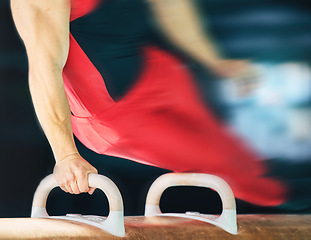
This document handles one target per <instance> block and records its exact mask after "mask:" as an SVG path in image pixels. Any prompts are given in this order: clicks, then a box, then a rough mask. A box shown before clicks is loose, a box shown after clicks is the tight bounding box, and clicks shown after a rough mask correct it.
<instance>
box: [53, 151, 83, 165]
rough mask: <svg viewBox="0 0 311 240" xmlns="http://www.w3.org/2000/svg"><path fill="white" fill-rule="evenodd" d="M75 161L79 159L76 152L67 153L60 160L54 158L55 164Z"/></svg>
mask: <svg viewBox="0 0 311 240" xmlns="http://www.w3.org/2000/svg"><path fill="white" fill-rule="evenodd" d="M74 158H75V159H76V158H80V154H79V153H78V152H73V153H69V154H67V155H65V156H63V157H61V158H55V162H56V164H59V163H62V162H64V161H67V160H70V159H74Z"/></svg>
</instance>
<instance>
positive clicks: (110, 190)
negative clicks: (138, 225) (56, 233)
mask: <svg viewBox="0 0 311 240" xmlns="http://www.w3.org/2000/svg"><path fill="white" fill-rule="evenodd" d="M88 181H89V187H94V188H99V189H100V190H102V191H103V192H104V193H105V194H106V196H107V198H108V202H109V210H110V211H109V215H108V217H107V219H106V220H105V221H104V224H105V225H106V226H105V227H107V228H109V232H110V233H112V234H113V235H117V236H125V229H124V211H123V200H122V196H121V193H120V191H119V189H118V187H117V186H116V185H115V184H114V182H113V181H111V180H110V179H109V178H107V177H105V176H103V175H99V174H89V175H88ZM55 187H58V184H57V182H56V180H55V178H54V176H53V175H52V174H51V175H49V176H47V177H46V178H44V179H43V180H42V181H41V182H40V184H39V186H38V187H37V190H36V192H35V194H34V199H33V202H32V210H31V217H32V218H46V217H49V215H48V213H47V212H46V201H47V198H48V195H49V193H50V191H51V190H52V189H53V188H55Z"/></svg>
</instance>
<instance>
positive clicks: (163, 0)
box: [148, 0, 247, 77]
mask: <svg viewBox="0 0 311 240" xmlns="http://www.w3.org/2000/svg"><path fill="white" fill-rule="evenodd" d="M148 2H149V3H150V6H151V9H152V11H153V13H154V16H155V19H156V21H157V23H158V24H159V26H160V29H161V30H162V32H163V33H164V34H165V35H166V36H167V38H168V39H169V40H170V41H171V42H172V43H174V44H175V45H176V46H177V47H179V48H180V49H181V50H183V51H184V52H185V53H187V54H188V55H190V56H191V57H193V58H194V59H195V60H197V61H199V62H200V63H201V64H203V65H204V66H205V67H207V68H210V69H211V70H212V71H214V72H215V73H216V74H218V75H220V76H222V77H236V76H240V75H242V74H244V71H246V70H247V62H246V61H241V60H226V59H224V58H223V56H221V54H220V53H219V51H218V49H217V47H216V46H215V44H214V42H213V40H212V38H211V36H210V34H208V33H207V32H206V31H204V29H203V27H202V24H201V22H200V19H199V17H198V13H197V10H196V7H195V5H194V3H193V0H148Z"/></svg>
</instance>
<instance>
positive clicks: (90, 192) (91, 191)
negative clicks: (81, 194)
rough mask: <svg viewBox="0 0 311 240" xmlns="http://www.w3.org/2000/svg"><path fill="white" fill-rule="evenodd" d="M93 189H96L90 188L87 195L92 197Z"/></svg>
mask: <svg viewBox="0 0 311 240" xmlns="http://www.w3.org/2000/svg"><path fill="white" fill-rule="evenodd" d="M95 189H96V188H94V187H91V188H90V189H89V191H88V193H89V194H90V195H92V194H93V193H94V191H95Z"/></svg>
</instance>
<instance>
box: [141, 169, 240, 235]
mask: <svg viewBox="0 0 311 240" xmlns="http://www.w3.org/2000/svg"><path fill="white" fill-rule="evenodd" d="M173 186H196V187H206V188H211V189H213V190H215V191H216V192H217V193H218V194H219V196H220V198H221V200H222V208H223V211H222V213H221V215H220V216H219V217H218V218H216V219H215V218H212V220H211V219H209V218H208V217H204V220H203V217H195V216H194V217H192V216H191V215H190V216H189V215H187V214H163V215H171V216H175V215H176V216H177V215H179V216H180V217H187V218H193V219H197V220H201V221H206V222H209V223H212V224H214V225H217V226H219V227H221V228H223V229H224V230H226V231H228V232H230V233H232V234H237V221H236V204H235V198H234V195H233V192H232V190H231V188H230V186H229V185H228V184H227V183H226V182H225V181H224V180H223V179H222V178H220V177H217V176H214V175H210V174H203V173H167V174H164V175H162V176H160V177H159V178H158V179H156V180H155V181H154V182H153V184H152V185H151V187H150V189H149V192H148V194H147V199H146V206H145V216H155V215H161V214H162V212H161V210H160V207H159V202H160V198H161V195H162V193H163V192H164V190H165V189H167V188H169V187H173ZM206 218H207V219H208V220H206Z"/></svg>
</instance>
